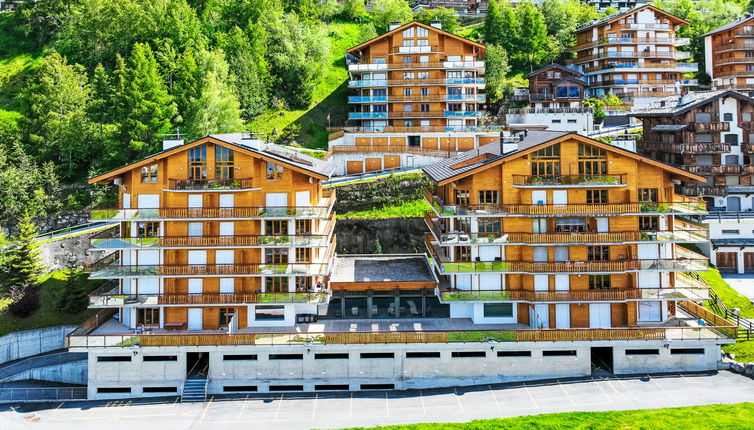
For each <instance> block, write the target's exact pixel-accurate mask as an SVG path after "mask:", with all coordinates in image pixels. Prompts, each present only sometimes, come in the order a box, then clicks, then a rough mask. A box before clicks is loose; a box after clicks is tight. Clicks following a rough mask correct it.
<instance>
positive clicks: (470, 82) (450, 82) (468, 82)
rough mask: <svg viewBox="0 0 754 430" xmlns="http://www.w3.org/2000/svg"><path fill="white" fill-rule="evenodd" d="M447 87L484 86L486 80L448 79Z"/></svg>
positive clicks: (446, 81)
mask: <svg viewBox="0 0 754 430" xmlns="http://www.w3.org/2000/svg"><path fill="white" fill-rule="evenodd" d="M445 84H447V85H484V78H446V79H445Z"/></svg>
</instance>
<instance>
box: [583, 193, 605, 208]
mask: <svg viewBox="0 0 754 430" xmlns="http://www.w3.org/2000/svg"><path fill="white" fill-rule="evenodd" d="M586 202H587V203H588V204H593V205H604V204H607V190H586Z"/></svg>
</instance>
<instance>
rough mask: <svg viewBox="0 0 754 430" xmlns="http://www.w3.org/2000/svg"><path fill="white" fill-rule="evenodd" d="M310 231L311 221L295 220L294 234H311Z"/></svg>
mask: <svg viewBox="0 0 754 430" xmlns="http://www.w3.org/2000/svg"><path fill="white" fill-rule="evenodd" d="M311 233H312V221H311V220H308V219H297V220H296V234H311Z"/></svg>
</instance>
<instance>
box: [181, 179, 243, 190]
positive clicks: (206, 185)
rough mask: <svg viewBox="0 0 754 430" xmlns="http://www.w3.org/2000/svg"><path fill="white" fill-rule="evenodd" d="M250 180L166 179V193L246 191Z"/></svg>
mask: <svg viewBox="0 0 754 430" xmlns="http://www.w3.org/2000/svg"><path fill="white" fill-rule="evenodd" d="M252 188H253V187H252V179H251V178H247V179H168V186H167V188H166V191H248V190H251V189H252Z"/></svg>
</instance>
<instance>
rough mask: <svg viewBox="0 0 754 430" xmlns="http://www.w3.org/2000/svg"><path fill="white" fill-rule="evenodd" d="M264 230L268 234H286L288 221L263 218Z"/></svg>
mask: <svg viewBox="0 0 754 430" xmlns="http://www.w3.org/2000/svg"><path fill="white" fill-rule="evenodd" d="M264 232H265V234H268V235H273V236H280V235H286V234H288V221H285V220H277V219H276V220H265V222H264Z"/></svg>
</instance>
